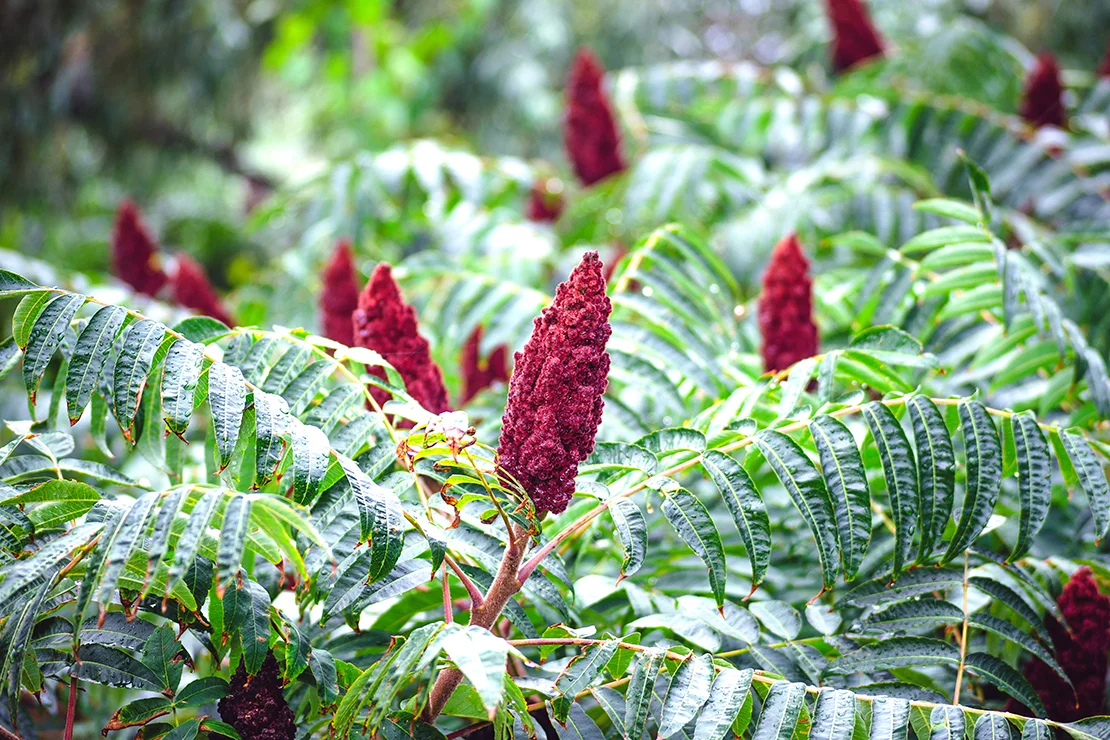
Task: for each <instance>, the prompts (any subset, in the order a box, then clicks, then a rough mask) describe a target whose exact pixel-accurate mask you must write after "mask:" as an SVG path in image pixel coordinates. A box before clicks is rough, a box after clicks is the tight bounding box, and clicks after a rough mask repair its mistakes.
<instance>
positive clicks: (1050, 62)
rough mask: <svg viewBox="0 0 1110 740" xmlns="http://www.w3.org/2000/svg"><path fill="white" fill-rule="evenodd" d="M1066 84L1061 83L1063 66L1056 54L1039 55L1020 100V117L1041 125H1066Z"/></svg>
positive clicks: (1060, 126)
mask: <svg viewBox="0 0 1110 740" xmlns="http://www.w3.org/2000/svg"><path fill="white" fill-rule="evenodd" d="M1063 94H1064V86H1063V84H1062V83H1061V82H1060V67H1059V65H1058V64H1056V57H1054V56H1052V55H1051V54H1049V53H1048V52H1045V53H1043V54H1041V55H1040V56H1038V57H1037V63H1036V64H1035V65H1033V71H1032V72H1030V73H1029V76H1028V77H1027V78H1026V79H1025V92H1024V94H1023V96H1022V100H1021V117H1022V118H1024V119H1025V120H1026V121H1028V122H1029V123H1031V124H1033V125H1034V126H1036V127H1038V128H1040V127H1041V126H1056V127H1057V128H1064V127H1065V126H1066V125H1067V115H1066V113H1065V111H1064V98H1063Z"/></svg>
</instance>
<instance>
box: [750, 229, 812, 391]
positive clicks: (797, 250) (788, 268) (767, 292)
mask: <svg viewBox="0 0 1110 740" xmlns="http://www.w3.org/2000/svg"><path fill="white" fill-rule="evenodd" d="M759 330H760V332H761V334H762V336H763V347H762V350H763V368H764V369H765V370H766V371H767V372H777V371H779V370H785V369H786V368H788V367H790V366H791V365H793V364H794V363H795V362H797V361H798V360H801V359H803V358H806V357H812V356H813V355H815V354H817V325H816V324H814V323H813V281H812V280H811V279H810V277H809V261H808V260H807V259H806V257H805V254H804V253H803V252H802V245H801V243H800V242H799V241H798V237H797V235H796V234H790V235H789V236H787V237H785V238H784V239H783V240H782V241H780V242H779V243H778V244H777V245H775V249H774V251H773V252H772V253H771V262H770V264H768V265H767V272H765V273H764V274H763V294H762V295H761V296H760V297H759Z"/></svg>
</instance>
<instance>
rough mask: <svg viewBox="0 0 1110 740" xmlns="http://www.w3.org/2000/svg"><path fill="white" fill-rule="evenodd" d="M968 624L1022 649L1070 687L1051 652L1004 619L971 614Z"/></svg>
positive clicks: (981, 613)
mask: <svg viewBox="0 0 1110 740" xmlns="http://www.w3.org/2000/svg"><path fill="white" fill-rule="evenodd" d="M968 624H970V625H971V626H973V627H978V628H979V629H981V630H986V631H987V632H990V633H992V634H995V635H998V636H999V637H1001V638H1002V639H1003V640H1006V641H1008V642H1011V643H1013V644H1014V645H1017V646H1018V647H1021V648H1023V649H1024V650H1026V651H1027V652H1029V653H1030V654H1032V655H1034V656H1036V657H1037V658H1039V659H1040V660H1041V661H1042V662H1043V663H1044V664H1045V665H1047V666H1048V667H1049V668H1051V669H1052V670H1054V671H1055V672H1056V675H1057V676H1059V677H1060V679H1061V680H1062V681H1063V682H1064V683H1066V684H1068V685H1069V686H1070V685H1071V681H1070V680H1069V679H1068V676H1067V674H1066V673H1064V669H1063V668H1061V667H1060V664H1059V663H1057V662H1056V658H1054V657H1053V655H1052V652H1051V651H1050V650H1048V649H1047V648H1045V646H1044V645H1042V644H1041V643H1040V642H1038V641H1037V640H1036V639H1034V638H1033V637H1031V636H1029V635H1028V634H1026V633H1025V632H1023V631H1021V630H1020V629H1018V628H1017V627H1015V626H1014V625H1013V624H1011V623H1010V622H1007V621H1006V620H1005V619H1001V618H999V617H995V616H992V615H990V614H986V613H983V612H979V613H976V614H972V615H971V616H970V617H969V618H968Z"/></svg>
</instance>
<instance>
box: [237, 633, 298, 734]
mask: <svg viewBox="0 0 1110 740" xmlns="http://www.w3.org/2000/svg"><path fill="white" fill-rule="evenodd" d="M218 707H219V710H220V717H221V718H222V719H223V721H224V722H227V723H228V724H229V725H231V726H232V727H234V728H235V729H236V731H238V733H239V737H241V738H251V740H293V738H295V737H296V735H297V727H296V723H295V721H294V720H295V717H294V715H293V710H292V709H290V708H289V705H288V704H287V703H286V701H285V695H284V694H283V693H282V685H281V676H280V675H279V673H278V664H277V661H276V660H274V654H273V653H270V654H269V655H267V656H266V660H265V662H264V663H263V664H262V668H261V670H259V671H258V673H256V674H255V675H253V676H248V675H247V672H246V671H245V670H243V665H242V664H240V665H239V668H238V669H237V670H236V671H235V675H233V676H232V677H231V682H230V685H229V691H228V694H227V696H225V697H224V698H222V699H220V702H219V705H218Z"/></svg>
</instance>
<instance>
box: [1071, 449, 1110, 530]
mask: <svg viewBox="0 0 1110 740" xmlns="http://www.w3.org/2000/svg"><path fill="white" fill-rule="evenodd" d="M1060 441H1061V442H1063V444H1064V450H1066V451H1067V453H1068V458H1070V459H1071V464H1072V466H1073V467H1074V468H1075V473H1076V475H1077V476H1078V477H1079V484H1080V486H1082V488H1083V492H1084V493H1086V494H1087V502H1088V504H1089V505H1090V507H1091V515H1092V516H1094V518H1095V538H1096V539H1099V540H1101V539H1102V538H1103V537H1105V536H1106V532H1107V531H1108V530H1110V483H1108V482H1107V480H1106V472H1105V471H1104V470H1103V467H1102V462H1101V461H1100V460H1099V458H1098V456H1097V455H1096V454H1095V451H1094V450H1092V449H1091V444H1090V443H1089V442H1088V441H1087V440H1086V438H1085V437H1083V436H1082V435H1080V434H1076V433H1075V432H1067V431H1066V432H1061V433H1060Z"/></svg>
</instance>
